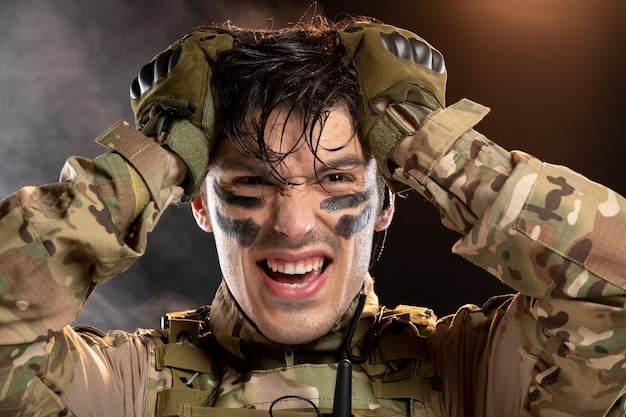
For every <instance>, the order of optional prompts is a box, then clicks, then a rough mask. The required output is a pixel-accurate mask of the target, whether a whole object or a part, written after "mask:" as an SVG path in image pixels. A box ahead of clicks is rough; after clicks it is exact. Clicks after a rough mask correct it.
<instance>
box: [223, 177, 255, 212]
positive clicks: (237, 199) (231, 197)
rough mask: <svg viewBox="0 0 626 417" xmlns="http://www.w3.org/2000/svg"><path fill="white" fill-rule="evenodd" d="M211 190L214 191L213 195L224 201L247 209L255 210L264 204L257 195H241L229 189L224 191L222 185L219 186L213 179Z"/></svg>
mask: <svg viewBox="0 0 626 417" xmlns="http://www.w3.org/2000/svg"><path fill="white" fill-rule="evenodd" d="M213 190H214V191H215V195H217V197H218V198H219V199H220V200H222V201H223V202H224V203H226V204H229V205H232V206H238V207H241V208H245V209H248V210H255V209H259V208H261V207H263V206H264V205H265V201H263V199H261V198H257V197H243V196H238V195H235V194H234V193H231V192H230V191H226V190H225V189H223V188H222V187H220V186H219V184H218V183H217V181H213Z"/></svg>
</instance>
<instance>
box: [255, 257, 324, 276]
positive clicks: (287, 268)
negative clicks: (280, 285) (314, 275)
mask: <svg viewBox="0 0 626 417" xmlns="http://www.w3.org/2000/svg"><path fill="white" fill-rule="evenodd" d="M266 262H267V267H268V268H269V269H271V270H272V271H273V272H280V273H281V274H286V275H296V274H305V273H307V272H311V271H317V270H318V269H320V268H321V267H322V265H324V259H322V258H315V259H306V260H304V261H300V262H284V261H281V262H278V261H277V260H275V259H267V261H266Z"/></svg>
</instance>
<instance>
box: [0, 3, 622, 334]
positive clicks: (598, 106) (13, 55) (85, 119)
mask: <svg viewBox="0 0 626 417" xmlns="http://www.w3.org/2000/svg"><path fill="white" fill-rule="evenodd" d="M364 3H368V4H364ZM504 4H505V3H504V2H501V1H499V0H474V1H472V2H462V1H452V0H450V1H426V0H388V1H385V2H363V1H356V0H350V1H348V0H335V1H320V2H318V3H317V6H316V7H317V9H316V10H317V12H318V13H323V14H325V15H326V16H328V17H330V18H336V17H339V16H342V15H345V14H361V15H367V16H374V17H377V18H379V19H382V20H384V21H385V22H387V23H390V24H395V25H397V26H401V27H404V28H407V29H410V30H413V31H415V32H417V33H419V34H421V35H422V36H424V37H425V38H426V39H428V40H429V41H430V42H431V43H432V44H433V45H434V46H435V47H436V48H438V49H439V50H440V51H442V52H443V54H444V56H445V57H446V61H447V65H448V71H449V83H448V86H449V87H448V101H449V102H454V101H456V100H458V99H460V98H462V97H468V98H471V99H473V100H475V101H478V102H481V103H483V104H485V105H487V106H489V107H491V108H492V109H493V110H492V113H491V115H490V116H488V117H487V119H486V120H485V121H484V122H482V123H481V124H480V125H479V126H478V130H479V131H481V132H482V133H484V134H486V135H487V136H488V137H489V138H490V139H492V140H494V141H495V142H497V143H499V144H500V145H502V146H504V147H506V148H507V149H523V150H525V151H527V152H529V153H531V154H533V155H535V156H537V157H539V158H541V159H545V160H548V161H551V162H554V163H558V164H564V165H567V166H569V167H571V168H573V169H575V170H577V171H579V172H581V173H583V174H585V175H587V176H589V177H591V178H593V179H594V180H596V181H598V182H601V183H604V184H606V185H608V186H610V187H612V188H614V189H615V190H616V191H618V192H620V193H621V194H624V193H625V192H626V180H625V179H624V176H623V175H622V169H620V168H619V167H620V166H621V162H622V161H621V160H622V159H623V158H624V156H625V154H626V152H625V145H624V139H623V134H622V129H621V123H622V121H623V116H622V115H621V112H622V108H623V106H622V105H621V98H622V97H623V96H624V93H625V90H626V88H625V83H624V79H623V75H622V74H624V73H626V71H625V70H626V63H624V62H623V60H622V59H621V56H622V55H623V53H622V44H623V42H624V41H625V40H626V28H625V25H624V24H623V22H624V21H625V20H624V18H625V17H626V3H622V2H615V1H612V0H578V1H576V2H572V1H571V0H552V1H550V2H544V1H540V0H532V1H522V0H511V1H509V2H506V6H505V5H504ZM314 8H315V6H312V4H311V2H310V1H287V0H285V1H258V0H257V1H238V2H233V1H225V0H224V1H222V0H219V1H200V0H196V1H192V0H178V1H175V2H172V1H154V0H134V1H128V0H109V1H107V2H85V1H81V0H54V1H46V0H40V1H37V0H2V2H0V91H1V92H2V93H1V94H0V123H1V126H2V134H1V135H0V144H1V145H2V151H0V152H2V155H3V158H2V163H1V164H0V195H1V196H6V195H8V194H9V193H10V192H12V191H14V190H16V189H17V188H19V187H21V186H25V185H29V184H41V183H46V182H52V181H55V180H56V179H57V177H58V172H59V170H60V168H61V166H62V164H63V162H64V160H65V158H66V157H67V156H69V155H71V154H80V155H84V156H88V157H93V156H95V155H97V154H98V153H100V152H101V151H102V149H100V148H99V147H98V146H97V145H95V144H94V143H93V139H94V138H95V137H96V136H97V135H98V134H99V133H100V132H101V131H102V130H103V129H105V128H106V127H108V126H109V125H110V124H112V123H113V122H114V121H116V120H117V119H120V118H124V119H126V120H131V119H132V114H131V113H130V109H129V105H128V85H129V82H130V80H132V79H133V78H134V77H135V75H136V73H137V71H138V69H139V68H140V67H141V66H142V65H143V64H145V63H146V62H148V61H149V60H150V59H151V58H152V56H153V55H154V54H156V53H157V52H158V51H160V50H162V49H164V48H165V47H166V46H167V45H168V44H169V43H171V42H172V41H173V40H175V39H177V38H179V37H180V36H182V34H184V33H185V32H187V31H188V30H189V29H190V28H192V27H194V26H198V25H201V24H206V23H221V22H224V21H226V20H227V19H230V20H232V21H233V23H235V24H239V25H242V26H265V25H268V24H269V25H271V24H273V25H274V26H275V27H279V26H282V25H284V24H286V23H289V22H295V21H298V20H299V19H300V18H301V17H302V16H304V18H305V19H306V18H310V16H311V13H312V9H314ZM267 18H273V20H269V21H268V20H267ZM272 22H273V23H272ZM457 238H458V236H456V235H455V234H454V233H452V232H449V231H447V230H445V229H444V228H443V227H442V226H441V225H440V223H439V219H438V216H437V213H436V211H435V210H434V208H432V207H430V206H428V205H427V204H426V203H424V202H423V199H422V198H421V197H419V196H418V195H417V194H414V195H411V196H410V197H409V198H408V199H406V200H401V201H399V202H398V209H397V213H396V219H395V221H394V224H393V225H392V227H391V229H390V232H389V238H388V240H387V245H386V250H385V253H384V255H383V257H382V259H381V261H380V262H379V263H378V264H377V265H376V266H375V267H374V269H373V275H374V276H375V277H376V279H377V287H378V289H379V292H380V296H381V299H382V301H383V302H384V303H386V304H388V305H394V304H397V303H412V304H422V305H428V306H431V307H433V308H435V310H436V311H437V312H438V313H439V314H440V315H443V314H447V313H450V312H453V311H454V310H455V309H456V307H458V306H459V305H461V304H463V303H467V302H471V303H478V304H480V303H482V302H484V301H485V300H486V299H487V298H488V297H489V296H490V295H492V294H497V293H501V292H505V291H507V289H506V288H505V287H504V286H502V285H501V284H499V283H498V282H497V280H496V279H494V278H492V277H491V276H489V275H488V274H487V273H485V272H483V271H482V270H480V269H478V268H477V267H475V266H473V265H471V264H468V263H467V262H465V261H463V260H462V259H460V258H459V257H457V256H454V255H452V254H450V246H451V245H452V244H453V243H454V241H455V240H456V239H457ZM214 253H215V248H214V245H213V242H212V238H211V237H210V236H209V235H207V234H205V233H202V232H201V231H200V230H199V229H198V228H197V227H196V226H195V223H194V221H193V219H192V218H191V215H190V213H189V208H188V207H180V208H173V209H171V210H169V211H168V212H167V213H166V214H165V215H164V218H163V220H162V222H161V224H160V227H159V228H158V229H157V230H156V231H155V232H154V233H153V235H152V240H151V246H150V247H149V249H148V252H147V254H146V256H145V257H144V258H142V259H141V260H140V261H139V262H138V263H137V264H136V265H134V266H133V267H132V268H131V269H130V270H129V271H127V272H126V273H124V274H123V275H122V276H119V277H116V278H115V279H113V280H111V281H110V282H109V283H107V284H104V285H102V286H101V287H100V288H98V290H97V291H96V292H95V293H94V295H93V296H92V298H91V299H90V301H89V302H88V303H87V306H86V308H85V310H84V311H83V313H82V314H81V316H80V318H79V322H80V323H88V324H93V325H96V326H100V327H102V328H111V327H116V328H125V329H132V328H134V327H135V326H150V327H152V326H156V325H158V317H159V316H160V315H161V314H162V313H163V312H166V311H171V310H175V309H183V308H192V307H195V306H197V305H199V304H204V303H207V302H209V301H210V299H211V297H212V294H213V292H214V290H215V288H216V286H217V284H218V282H219V277H220V274H219V269H218V266H217V261H216V259H215V255H214Z"/></svg>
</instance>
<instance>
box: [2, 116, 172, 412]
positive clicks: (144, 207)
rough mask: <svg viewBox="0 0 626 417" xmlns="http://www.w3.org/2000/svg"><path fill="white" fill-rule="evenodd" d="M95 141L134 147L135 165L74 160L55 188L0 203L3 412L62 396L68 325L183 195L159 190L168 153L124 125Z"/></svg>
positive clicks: (67, 370)
mask: <svg viewBox="0 0 626 417" xmlns="http://www.w3.org/2000/svg"><path fill="white" fill-rule="evenodd" d="M98 140H99V141H101V142H103V143H105V144H115V143H120V141H124V142H125V143H131V144H137V145H138V146H137V148H138V149H137V150H136V151H135V152H134V154H133V156H134V159H131V158H129V156H128V154H127V153H126V154H124V157H122V156H121V155H120V154H119V153H117V152H109V153H106V154H103V155H101V156H99V157H97V158H95V159H93V160H89V159H84V158H79V157H72V158H70V159H69V160H68V162H67V163H66V165H65V167H64V169H63V171H62V174H61V180H60V182H58V183H54V184H49V185H44V186H39V187H25V188H23V189H21V190H19V191H18V192H16V193H15V194H13V195H11V196H9V197H7V198H6V199H4V200H3V201H2V202H0V230H1V233H2V239H0V373H1V375H0V410H2V411H6V410H8V409H11V407H19V405H20V404H19V403H20V402H23V403H24V404H28V403H29V402H31V403H32V401H35V400H36V401H40V399H38V398H37V395H39V394H34V393H36V392H39V393H41V392H44V391H45V392H49V393H52V394H55V395H56V394H62V393H63V392H64V391H65V390H66V389H67V387H68V385H69V383H70V381H71V378H72V374H73V372H74V370H76V369H78V368H77V364H78V363H80V360H79V358H78V356H79V355H77V349H79V347H78V346H77V344H76V338H75V337H74V334H73V333H72V331H68V328H67V325H68V324H69V323H70V322H72V321H73V320H74V318H75V317H76V315H77V314H78V312H79V310H80V308H81V307H82V305H83V304H84V302H85V300H86V298H87V297H88V295H89V294H90V293H91V291H92V290H93V289H94V287H95V286H96V285H97V284H99V283H102V282H104V281H106V280H107V279H109V278H110V277H112V276H113V275H115V274H117V273H120V272H122V271H124V270H125V269H126V268H128V267H129V266H130V265H131V264H132V263H133V262H134V261H136V260H137V259H138V257H139V256H141V255H142V254H143V252H144V250H145V246H146V236H147V234H148V232H150V231H151V230H152V229H153V227H154V225H155V224H156V222H157V220H158V219H159V215H160V213H161V212H162V210H163V209H164V208H165V207H167V205H168V204H169V203H170V202H172V201H175V200H176V199H178V198H180V195H181V194H182V190H181V189H180V188H179V187H175V186H174V187H165V186H164V184H165V178H166V176H167V169H168V168H167V158H166V155H165V151H164V150H162V149H161V148H160V146H159V145H157V144H155V143H154V142H152V141H151V140H149V139H147V138H146V137H145V136H143V135H141V134H140V133H139V132H137V131H136V130H134V129H133V128H131V127H130V126H129V125H128V124H126V123H123V122H120V123H118V124H116V125H115V126H113V127H112V128H111V129H109V130H107V131H106V132H104V133H103V135H101V137H100V138H99V139H98ZM109 147H111V146H109ZM144 156H145V157H144ZM147 172H148V173H150V174H146V173H147ZM155 172H156V173H157V174H158V173H159V172H160V174H159V175H155V174H154V173H155ZM159 187H160V189H159ZM154 190H157V191H158V196H157V197H156V198H155V196H154ZM92 369H99V367H98V366H97V363H96V364H95V365H94V366H93V368H92ZM101 369H103V370H104V372H106V367H104V368H101ZM37 387H40V388H41V389H39V388H37ZM31 394H32V395H34V396H32V397H31V398H28V396H29V395H31ZM8 398H11V399H12V401H8V400H7V399H8ZM16 398H18V399H19V401H17V402H15V399H16ZM50 401H58V399H56V400H50ZM42 410H43V411H45V410H46V408H42ZM43 411H42V412H43ZM35 415H39V414H36V413H35ZM42 415H43V414H42ZM46 415H47V414H46Z"/></svg>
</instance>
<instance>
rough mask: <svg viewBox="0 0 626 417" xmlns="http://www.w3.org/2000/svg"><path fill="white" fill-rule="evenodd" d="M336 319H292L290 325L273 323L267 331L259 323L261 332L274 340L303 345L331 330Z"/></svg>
mask: <svg viewBox="0 0 626 417" xmlns="http://www.w3.org/2000/svg"><path fill="white" fill-rule="evenodd" d="M335 323H336V320H332V322H329V323H319V322H317V323H311V322H310V320H306V319H305V320H302V321H301V320H297V321H295V320H290V323H289V325H286V326H285V325H279V324H271V325H269V326H268V328H267V331H265V330H264V329H263V327H264V326H260V325H259V329H260V330H261V332H262V333H263V334H264V335H265V337H267V338H268V339H270V340H271V341H272V342H276V343H280V344H284V345H303V344H306V343H309V342H312V341H314V340H316V339H319V338H320V337H322V336H324V335H325V334H326V333H328V332H330V331H331V329H332V328H333V326H334V325H335Z"/></svg>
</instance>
